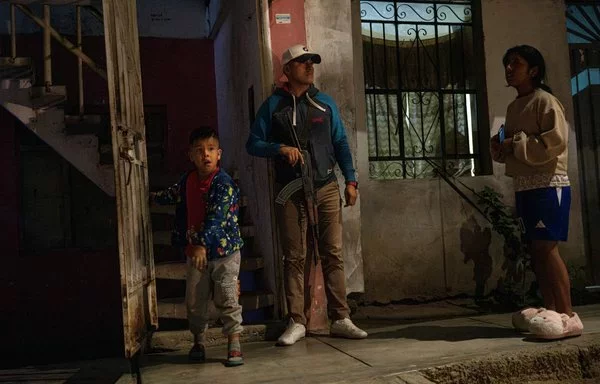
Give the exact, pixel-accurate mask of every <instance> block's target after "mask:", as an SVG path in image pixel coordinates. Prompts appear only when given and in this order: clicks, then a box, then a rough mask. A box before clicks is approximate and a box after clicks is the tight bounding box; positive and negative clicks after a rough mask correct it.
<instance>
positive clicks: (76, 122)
mask: <svg viewBox="0 0 600 384" xmlns="http://www.w3.org/2000/svg"><path fill="white" fill-rule="evenodd" d="M65 132H66V133H67V134H69V135H79V134H85V133H91V134H94V135H98V136H99V138H100V139H101V142H103V143H104V142H110V120H109V116H108V115H95V114H89V115H83V116H79V115H65ZM111 153H112V152H111Z"/></svg>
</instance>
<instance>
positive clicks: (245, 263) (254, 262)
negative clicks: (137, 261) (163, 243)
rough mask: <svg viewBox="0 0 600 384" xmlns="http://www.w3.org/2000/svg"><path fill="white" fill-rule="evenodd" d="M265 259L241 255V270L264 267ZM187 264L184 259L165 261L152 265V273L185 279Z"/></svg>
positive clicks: (165, 277)
mask: <svg viewBox="0 0 600 384" xmlns="http://www.w3.org/2000/svg"><path fill="white" fill-rule="evenodd" d="M264 266H265V261H264V259H263V258H262V257H243V258H242V262H241V265H240V270H241V271H257V270H259V269H262V268H264ZM186 271H187V265H186V262H185V261H167V262H163V263H157V264H156V265H155V266H154V275H155V277H156V278H157V279H165V280H185V279H186Z"/></svg>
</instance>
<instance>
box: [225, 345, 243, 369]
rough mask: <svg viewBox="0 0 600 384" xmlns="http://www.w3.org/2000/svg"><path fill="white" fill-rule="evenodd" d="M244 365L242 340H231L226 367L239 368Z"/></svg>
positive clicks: (228, 346)
mask: <svg viewBox="0 0 600 384" xmlns="http://www.w3.org/2000/svg"><path fill="white" fill-rule="evenodd" d="M243 364H244V355H243V354H242V347H241V345H240V339H235V340H230V341H229V344H228V345H227V360H226V361H225V366H226V367H237V366H239V365H243Z"/></svg>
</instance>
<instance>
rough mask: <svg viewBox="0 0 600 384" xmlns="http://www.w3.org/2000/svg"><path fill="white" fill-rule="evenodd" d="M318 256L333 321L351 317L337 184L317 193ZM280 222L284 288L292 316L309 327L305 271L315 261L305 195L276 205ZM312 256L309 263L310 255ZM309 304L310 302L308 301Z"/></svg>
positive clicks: (298, 193)
mask: <svg viewBox="0 0 600 384" xmlns="http://www.w3.org/2000/svg"><path fill="white" fill-rule="evenodd" d="M316 195H317V210H318V219H319V253H320V256H321V265H322V267H323V276H324V279H325V294H326V296H327V309H328V313H329V318H330V320H333V321H335V320H339V319H343V318H346V317H349V316H350V310H349V308H348V304H347V302H346V280H345V279H346V277H345V275H344V261H343V257H342V212H341V198H340V192H339V189H338V184H337V183H336V182H330V183H328V184H326V185H324V186H323V187H321V188H320V189H319V190H317V193H316ZM277 222H278V226H279V233H280V237H281V242H282V244H281V245H282V248H283V256H284V287H285V296H286V301H287V306H288V312H289V315H290V317H291V318H292V319H293V320H294V322H296V323H300V324H304V325H306V316H305V314H304V309H305V293H304V268H305V263H306V262H313V261H312V257H314V256H312V251H309V249H311V247H309V245H311V244H312V238H311V236H312V235H311V232H309V231H310V228H308V217H307V213H306V205H305V203H304V197H303V192H302V191H299V192H297V193H295V194H294V195H293V196H292V197H291V198H290V199H289V200H288V201H287V202H286V203H285V205H283V206H281V205H278V206H277ZM309 255H310V256H311V257H310V259H308V260H307V256H309ZM307 302H309V301H308V300H307Z"/></svg>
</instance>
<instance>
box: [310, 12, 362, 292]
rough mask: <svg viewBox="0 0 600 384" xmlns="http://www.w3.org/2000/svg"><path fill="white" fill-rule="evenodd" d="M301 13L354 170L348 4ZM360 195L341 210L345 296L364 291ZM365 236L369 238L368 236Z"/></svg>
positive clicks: (320, 80)
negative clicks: (318, 59) (335, 106)
mask: <svg viewBox="0 0 600 384" xmlns="http://www.w3.org/2000/svg"><path fill="white" fill-rule="evenodd" d="M325 4H326V5H325ZM304 9H305V18H306V39H307V45H308V46H309V47H310V49H311V50H314V51H315V52H319V53H320V54H321V57H322V60H323V61H322V63H321V64H319V65H317V66H315V68H316V70H315V85H316V86H317V87H318V88H319V89H320V90H321V91H323V92H325V93H327V94H329V95H331V96H332V97H333V98H334V100H335V101H336V103H337V105H338V108H339V109H340V113H341V116H342V120H343V122H344V126H345V127H346V135H347V136H348V141H349V144H350V148H351V150H352V154H353V156H354V163H355V167H356V165H357V164H358V163H357V152H356V150H357V135H356V97H355V94H354V66H355V62H353V61H352V60H350V59H349V58H351V57H352V54H353V53H352V52H353V47H352V20H351V7H350V0H328V1H327V2H326V3H325V2H323V1H319V0H306V1H305V3H304ZM360 63H362V61H358V62H356V64H360ZM357 169H358V168H357ZM338 171H339V170H338ZM358 171H359V183H361V184H360V185H361V187H360V188H359V190H360V191H361V192H360V194H362V182H363V181H364V180H365V179H366V172H365V171H364V168H363V170H360V169H358ZM337 175H338V180H339V184H340V193H342V196H343V193H344V187H345V183H344V178H343V177H342V176H341V173H340V172H337ZM361 175H362V177H361ZM360 194H359V199H358V203H357V204H356V205H355V206H354V207H347V208H342V209H343V211H342V212H343V213H342V215H343V225H344V241H343V244H344V264H345V272H346V282H347V283H346V284H347V286H346V290H347V291H348V292H362V291H363V290H364V278H363V276H364V274H363V262H362V260H363V259H362V245H361V221H360V212H361V198H360ZM363 212H364V211H363ZM367 235H368V236H371V234H370V233H368V234H367Z"/></svg>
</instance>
